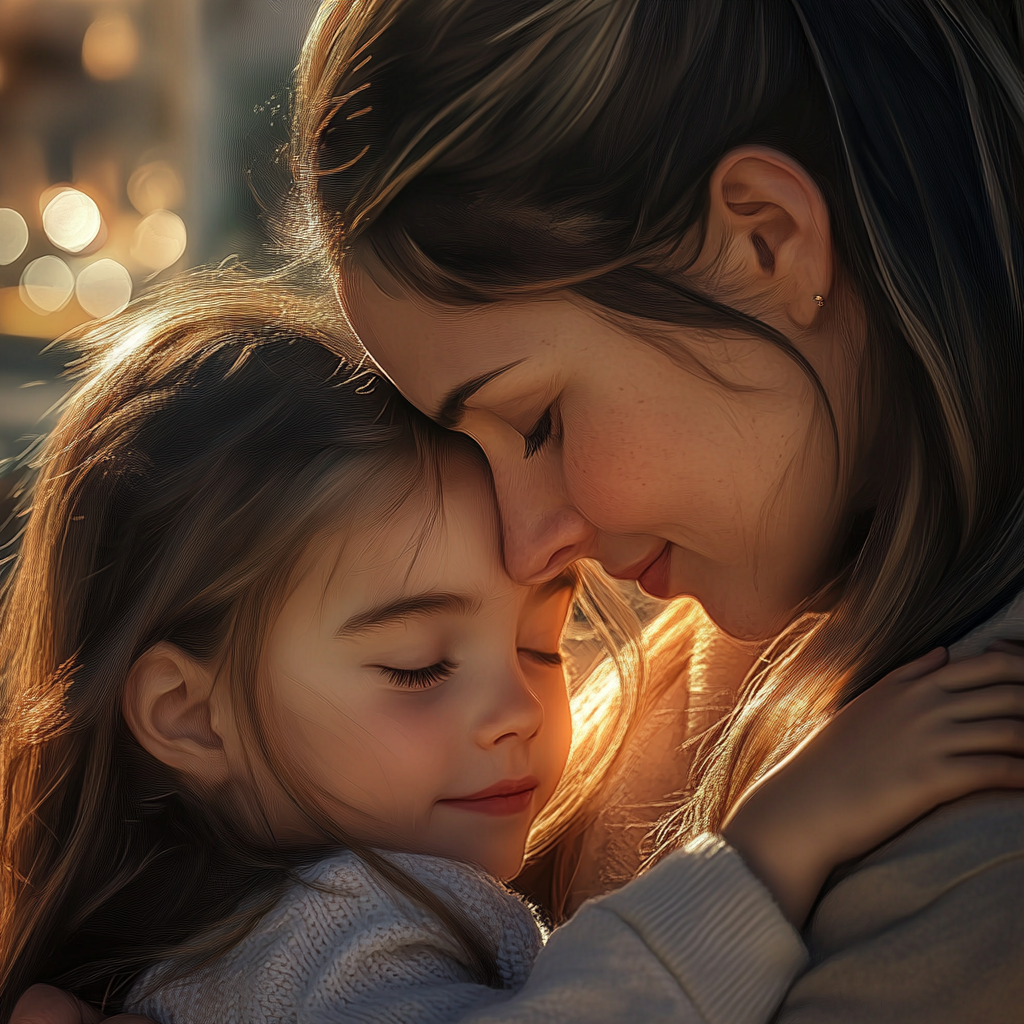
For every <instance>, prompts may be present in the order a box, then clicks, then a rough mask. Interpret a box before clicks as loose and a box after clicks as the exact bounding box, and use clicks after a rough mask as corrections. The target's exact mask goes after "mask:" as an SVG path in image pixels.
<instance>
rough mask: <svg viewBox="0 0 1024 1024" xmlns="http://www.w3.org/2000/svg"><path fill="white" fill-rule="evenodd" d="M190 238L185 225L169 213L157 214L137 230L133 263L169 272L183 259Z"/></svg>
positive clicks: (133, 242)
mask: <svg viewBox="0 0 1024 1024" xmlns="http://www.w3.org/2000/svg"><path fill="white" fill-rule="evenodd" d="M187 241H188V235H187V233H186V231H185V222H184V221H183V220H182V219H181V218H180V217H179V216H178V215H177V214H176V213H171V211H170V210H154V211H153V212H152V213H151V214H149V215H148V216H147V217H144V218H143V219H142V222H141V223H140V224H139V226H138V227H137V228H136V229H135V236H134V238H133V239H132V250H131V253H132V259H134V260H136V261H137V262H138V263H140V264H141V265H142V266H144V267H146V268H147V269H149V270H154V271H156V270H166V269H167V267H170V266H172V265H173V264H175V263H177V262H178V260H179V259H181V256H182V254H183V253H184V252H185V245H186V243H187Z"/></svg>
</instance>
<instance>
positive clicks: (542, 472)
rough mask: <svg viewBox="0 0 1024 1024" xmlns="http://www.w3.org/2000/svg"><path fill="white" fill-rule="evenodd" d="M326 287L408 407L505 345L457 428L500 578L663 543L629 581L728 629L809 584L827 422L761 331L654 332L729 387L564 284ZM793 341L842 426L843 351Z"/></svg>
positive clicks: (752, 625) (821, 528)
mask: <svg viewBox="0 0 1024 1024" xmlns="http://www.w3.org/2000/svg"><path fill="white" fill-rule="evenodd" d="M341 297H342V301H343V303H344V305H345V308H346V311H347V313H348V315H349V317H350V319H351V321H352V323H353V326H354V327H355V329H356V331H357V333H358V334H359V336H360V338H361V339H362V341H363V343H364V344H365V345H366V346H367V348H368V349H369V351H370V353H371V355H372V356H373V357H374V359H375V360H376V361H377V362H378V364H379V365H380V366H381V368H382V369H383V370H384V372H385V373H386V374H387V375H388V376H389V377H390V378H391V379H392V380H393V381H394V382H395V383H396V384H397V386H398V387H399V388H400V389H401V390H402V392H403V393H404V394H405V395H406V396H407V397H408V398H409V399H410V400H411V401H412V402H413V403H414V404H415V405H417V406H418V407H419V408H421V409H423V410H424V411H425V412H427V413H428V414H432V415H436V413H437V411H438V409H439V407H440V405H441V403H442V400H443V399H444V397H445V396H446V395H447V394H448V393H449V392H450V391H451V389H453V388H455V387H457V386H459V385H461V384H463V383H464V382H465V381H466V380H468V379H471V378H473V377H476V376H478V375H480V374H483V373H487V372H490V371H493V370H495V369H497V368H499V367H502V366H504V365H506V364H509V363H512V362H515V361H519V362H518V365H516V366H514V367H513V368H512V369H510V370H508V371H507V372H506V373H504V374H502V375H501V376H500V377H498V378H497V379H496V380H494V381H492V382H491V383H489V384H487V385H486V386H485V387H483V388H481V389H480V390H479V391H478V392H477V393H476V394H475V395H473V396H472V397H471V398H470V399H469V400H468V401H467V402H466V410H465V415H464V416H463V418H462V419H461V421H460V422H459V423H458V425H457V426H458V429H460V430H463V431H465V432H466V433H468V434H470V435H471V436H472V437H473V438H475V439H476V440H477V442H478V443H479V444H480V445H481V447H482V448H483V449H484V451H485V452H486V454H487V457H488V460H489V462H490V464H491V469H492V471H493V474H494V479H495V487H496V491H497V495H498V501H499V505H500V510H501V518H502V526H503V531H504V549H505V560H506V565H507V567H508V569H509V571H510V573H511V574H512V575H513V576H514V577H516V578H517V579H519V580H520V581H523V582H534V581H537V580H540V579H545V578H549V577H550V576H552V575H553V574H555V573H557V572H558V570H559V569H560V568H561V567H562V566H563V565H564V564H565V563H566V562H567V561H570V560H571V559H574V558H579V557H592V558H597V559H599V560H600V561H601V562H602V563H603V564H604V566H605V568H606V569H608V570H609V571H610V572H611V573H613V574H615V575H622V576H627V577H632V578H636V577H638V576H640V575H641V573H642V572H643V570H644V569H646V568H647V566H648V565H649V564H650V563H651V561H652V560H654V559H655V558H656V557H657V556H658V555H659V553H661V552H662V551H664V550H665V545H666V542H667V543H668V545H669V547H668V551H667V555H666V564H665V568H664V571H663V573H662V574H661V576H660V578H658V579H656V580H654V581H653V582H652V580H651V579H650V578H649V577H646V578H644V579H642V580H641V583H642V584H647V585H648V589H651V592H652V593H654V594H655V596H659V597H668V596H676V595H683V594H686V595H692V596H694V597H696V598H697V599H698V600H699V601H700V602H701V603H702V604H703V606H704V607H705V608H706V610H707V611H708V614H709V615H710V616H711V617H712V619H714V621H715V622H717V623H718V625H719V626H720V627H722V628H723V629H725V630H726V631H727V632H729V633H731V634H732V635H734V636H737V637H742V638H748V639H749V638H757V637H766V636H770V635H772V633H773V632H775V631H776V630H777V629H778V628H779V627H780V626H781V625H783V624H784V623H785V622H786V621H788V619H789V617H790V615H791V613H792V609H793V608H794V607H795V606H796V605H798V604H799V602H800V601H801V600H803V599H804V598H805V597H806V595H807V594H809V593H811V592H812V591H813V590H814V589H815V587H816V586H818V585H819V584H820V583H822V582H823V573H824V571H825V567H826V565H827V562H828V557H829V555H830V552H831V548H832V545H833V544H834V542H835V539H836V533H837V528H838V523H839V521H840V516H839V510H838V509H837V507H836V505H837V501H836V493H837V491H836V467H835V464H834V454H833V448H832V438H831V434H830V433H829V430H828V427H827V423H826V422H825V419H824V417H823V416H822V415H820V414H819V411H818V409H817V407H816V404H815V399H814V394H813V390H812V388H811V385H810V383H809V382H808V380H807V378H806V377H805V376H804V374H803V373H802V372H801V370H800V369H799V368H798V367H797V366H796V365H795V364H794V363H793V362H792V361H791V360H790V359H789V358H787V357H786V356H785V355H784V354H783V353H781V352H779V351H778V350H777V349H775V348H774V347H772V346H771V345H768V344H766V343H764V342H763V341H760V340H758V339H745V338H733V339H723V338H721V337H718V338H714V337H710V336H707V335H704V336H700V335H698V334H697V333H696V332H694V331H689V330H685V329H682V328H679V329H673V331H672V332H670V340H671V341H672V342H673V343H675V344H677V345H678V347H679V350H681V351H684V352H689V353H692V354H693V355H694V356H696V357H698V358H699V359H700V361H701V362H702V363H703V364H704V366H706V367H707V368H708V369H709V370H710V371H712V372H713V373H714V374H715V375H717V376H718V377H720V378H721V379H723V380H724V381H726V382H727V383H728V384H731V385H733V387H731V388H730V387H727V386H723V384H721V383H718V382H717V381H715V380H713V379H710V378H709V376H708V374H706V373H703V372H701V371H700V369H699V368H698V367H697V366H696V365H695V364H694V363H693V361H692V360H689V361H687V360H686V359H685V357H684V358H683V359H682V360H678V359H673V358H670V357H669V356H668V355H666V354H664V353H663V352H661V351H659V350H657V349H656V348H655V346H654V345H652V344H650V343H648V342H646V341H645V340H643V339H641V338H638V337H634V336H631V335H629V334H628V333H626V332H625V331H624V330H620V329H617V328H616V327H612V326H611V325H609V324H608V323H607V322H606V321H605V320H603V319H601V318H599V317H598V316H596V315H595V314H594V313H592V312H591V311H589V310H587V309H585V308H583V307H582V306H581V305H579V304H577V303H574V302H571V301H569V300H568V299H565V298H558V297H556V298H545V299H542V300H528V301H519V302H501V303H494V304H489V305H487V306H483V307H479V308H469V309H466V308H463V307H459V308H445V307H443V306H439V305H435V304H432V303H429V302H427V301H426V300H423V299H421V298H419V297H412V296H410V295H406V294H403V293H402V292H401V291H400V290H398V289H396V288H393V287H392V285H391V283H390V282H389V284H388V290H387V292H385V291H383V290H381V288H380V287H378V285H377V284H376V283H375V282H374V281H373V280H371V279H370V277H369V276H368V275H367V274H365V273H362V272H360V271H358V270H352V271H351V272H350V273H349V274H348V276H346V277H345V279H344V280H343V281H342V288H341ZM804 354H805V355H806V357H807V358H808V359H809V360H810V361H811V363H812V365H814V367H815V369H816V371H817V372H818V373H819V376H820V377H821V379H822V381H823V383H824V384H825V387H826V390H827V391H828V392H829V393H830V398H831V399H833V404H834V406H835V408H836V412H837V419H838V421H839V424H840V430H841V432H842V433H845V432H847V431H848V430H849V429H850V428H851V424H852V420H853V415H854V414H853V410H852V407H851V403H852V397H853V396H852V395H846V396H845V397H844V394H845V392H846V391H848V390H849V389H844V388H843V387H842V384H843V383H844V382H846V381H848V379H849V378H850V375H851V372H852V370H851V365H850V361H851V359H852V357H850V356H849V355H848V354H847V353H846V352H845V351H844V350H843V349H842V346H837V345H818V346H817V347H816V346H815V344H813V343H808V344H806V345H805V346H804ZM740 389H743V390H740ZM549 407H550V408H551V409H552V421H553V436H552V438H551V440H550V441H549V442H548V443H547V444H545V445H544V446H543V447H541V448H540V450H538V451H537V452H536V454H534V455H533V456H532V457H530V458H526V457H524V436H526V435H528V434H530V432H531V431H532V430H533V429H534V428H535V426H536V424H537V422H538V420H539V419H540V418H541V416H542V415H543V413H544V412H545V410H546V409H548V408H549Z"/></svg>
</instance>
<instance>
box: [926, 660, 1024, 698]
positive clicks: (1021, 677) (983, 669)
mask: <svg viewBox="0 0 1024 1024" xmlns="http://www.w3.org/2000/svg"><path fill="white" fill-rule="evenodd" d="M929 679H930V681H931V682H934V683H935V685H937V686H940V687H941V688H942V689H943V690H946V691H948V692H956V691H957V690H971V689H975V688H977V687H979V686H991V685H992V684H993V683H1024V658H1022V657H1021V656H1020V655H1017V654H1008V653H1007V652H1006V651H990V652H988V653H987V654H979V655H978V656H977V657H976V658H969V659H968V660H967V661H957V662H954V663H953V664H951V665H945V666H943V667H942V668H940V669H937V670H936V671H935V672H932V673H931V675H930V676H929Z"/></svg>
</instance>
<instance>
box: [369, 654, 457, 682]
mask: <svg viewBox="0 0 1024 1024" xmlns="http://www.w3.org/2000/svg"><path fill="white" fill-rule="evenodd" d="M370 667H371V668H375V669H377V670H378V671H379V672H380V673H381V674H382V675H383V676H385V678H387V679H388V680H389V681H390V682H391V683H392V685H394V686H398V687H401V688H402V689H406V690H428V689H430V688H431V687H432V686H437V685H439V684H440V683H443V682H445V681H446V680H448V679H450V678H451V676H452V674H453V673H454V672H455V669H456V668H457V667H458V666H457V665H456V664H455V662H453V661H449V660H448V659H447V658H443V659H442V660H441V661H438V662H435V663H434V664H433V665H424V666H423V667H422V668H395V667H394V666H391V665H371V666H370Z"/></svg>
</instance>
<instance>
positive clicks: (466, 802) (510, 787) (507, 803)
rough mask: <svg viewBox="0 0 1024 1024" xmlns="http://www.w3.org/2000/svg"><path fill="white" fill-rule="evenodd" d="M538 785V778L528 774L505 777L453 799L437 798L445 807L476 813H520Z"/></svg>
mask: <svg viewBox="0 0 1024 1024" xmlns="http://www.w3.org/2000/svg"><path fill="white" fill-rule="evenodd" d="M539 785H540V780H539V779H535V778H533V776H528V777H527V778H525V779H505V780H504V781H502V782H497V783H495V784H494V785H493V786H488V788H487V789H481V790H480V792H479V793H471V794H470V795H469V796H462V797H457V798H455V799H453V800H438V801H437V802H438V803H439V804H444V805H445V806H446V807H455V808H457V809H458V810H461V811H474V812H476V813H477V814H493V815H506V814H521V813H522V812H523V811H525V810H526V809H527V807H529V806H530V802H531V801H532V800H533V794H534V792H536V789H537V787H538V786H539Z"/></svg>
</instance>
